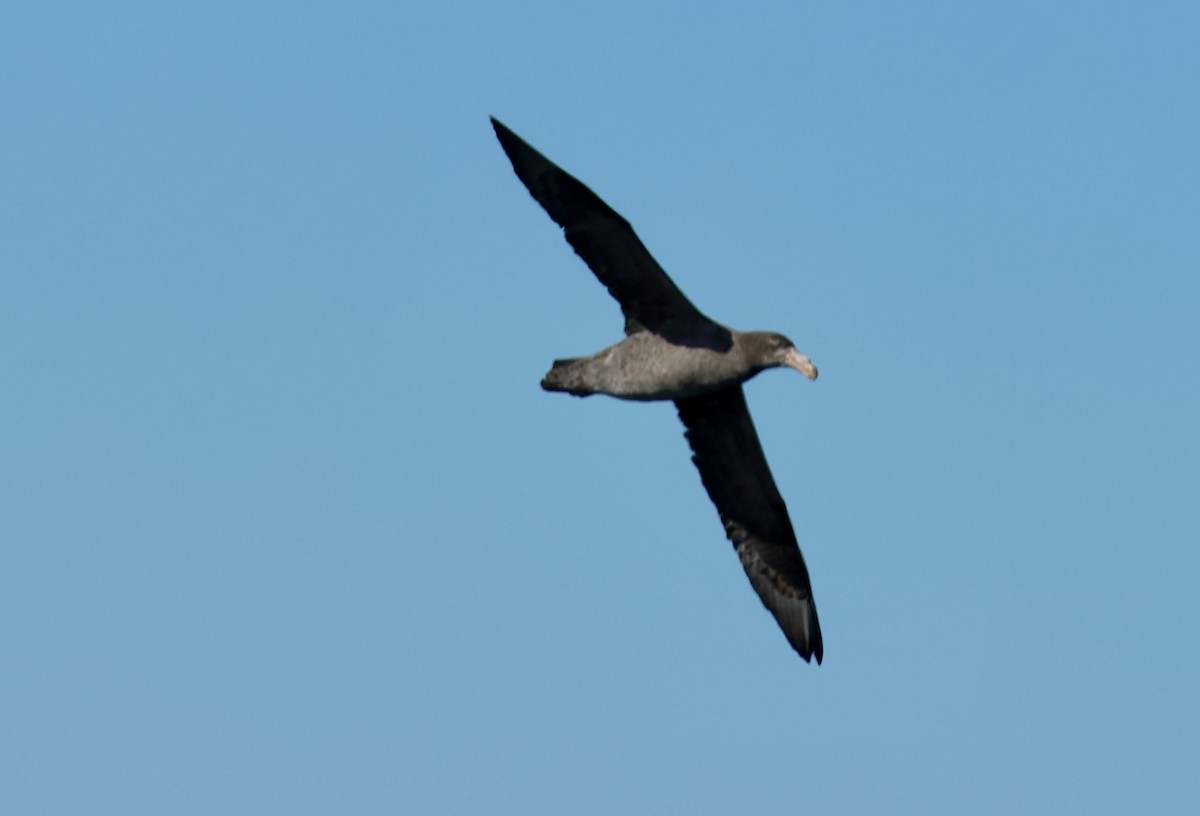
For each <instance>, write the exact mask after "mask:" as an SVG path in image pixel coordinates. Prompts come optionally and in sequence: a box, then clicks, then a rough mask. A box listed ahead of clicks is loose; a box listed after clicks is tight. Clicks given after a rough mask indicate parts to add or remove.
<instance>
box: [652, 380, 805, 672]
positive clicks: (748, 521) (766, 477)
mask: <svg viewBox="0 0 1200 816" xmlns="http://www.w3.org/2000/svg"><path fill="white" fill-rule="evenodd" d="M675 405H676V407H677V408H678V409H679V418H680V419H682V420H683V424H684V425H685V426H686V427H687V438H688V443H689V444H690V445H691V446H692V451H693V453H694V454H695V455H694V456H693V457H692V461H693V462H695V463H696V467H697V468H698V469H699V470H700V480H701V481H703V482H704V488H705V489H706V490H707V491H708V495H709V497H710V498H711V499H712V501H713V504H715V505H716V506H717V512H718V513H720V514H721V521H723V522H724V523H725V534H726V535H727V536H729V540H730V541H732V542H733V546H734V549H736V550H737V553H738V556H739V557H740V558H741V559H742V566H743V567H745V569H746V575H748V576H749V577H750V583H751V584H752V585H753V586H754V589H755V591H756V592H758V595H759V597H760V598H762V602H763V605H764V606H766V607H767V609H769V610H771V614H772V615H774V616H775V620H777V621H779V626H780V628H782V629H783V633H784V635H786V636H787V639H788V642H789V643H791V644H792V648H793V649H795V650H796V651H797V652H799V653H800V656H801V657H803V658H804V659H805V660H809V659H811V658H812V657H813V656H814V655H815V656H816V658H817V662H818V663H820V662H821V657H822V654H823V652H824V646H823V644H822V642H821V625H820V623H819V622H818V621H817V607H816V604H815V603H814V602H813V596H812V585H811V584H810V583H809V581H808V568H807V567H805V566H804V557H803V556H801V555H800V546H799V545H798V544H797V543H796V534H795V532H793V531H792V522H791V519H790V518H788V512H787V507H786V506H785V505H784V503H783V497H781V496H780V495H779V489H778V488H777V487H776V486H775V480H774V479H773V478H771V471H770V469H769V468H768V467H767V460H766V457H764V456H763V451H762V446H761V445H760V444H759V441H758V434H757V433H756V432H755V430H754V423H753V422H752V421H751V419H750V411H749V410H748V409H747V408H746V398H745V396H744V395H743V394H742V389H741V387H740V386H735V387H733V388H725V389H722V390H721V391H715V392H713V393H711V394H706V395H705V396H702V397H692V398H691V399H685V400H677V401H676V402H675Z"/></svg>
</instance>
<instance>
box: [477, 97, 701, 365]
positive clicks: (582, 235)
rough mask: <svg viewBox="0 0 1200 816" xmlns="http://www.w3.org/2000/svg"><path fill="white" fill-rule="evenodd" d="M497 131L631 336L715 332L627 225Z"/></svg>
mask: <svg viewBox="0 0 1200 816" xmlns="http://www.w3.org/2000/svg"><path fill="white" fill-rule="evenodd" d="M492 126H493V127H494V128H495V129H496V138H498V139H499V140H500V146H501V147H503V148H504V152H505V153H507V154H508V158H509V160H510V161H512V165H513V170H515V171H516V173H517V177H518V178H519V179H521V181H522V182H523V183H524V184H525V186H526V187H527V188H529V193H530V194H531V195H532V196H533V197H534V199H536V200H537V203H539V204H541V205H542V208H543V209H545V210H546V212H547V213H549V215H550V217H551V218H553V219H554V221H555V223H557V224H558V225H559V226H560V227H562V228H563V230H564V232H565V233H566V237H567V241H568V242H569V243H570V244H571V246H572V247H573V248H574V249H575V252H576V253H578V255H579V257H581V258H583V260H584V262H585V263H587V265H588V266H589V267H590V268H591V270H592V272H594V273H595V274H596V277H597V278H599V279H600V282H601V283H603V284H604V285H605V287H607V288H608V291H609V292H610V293H611V294H612V296H613V297H614V298H616V299H617V302H618V303H620V304H621V311H622V312H624V313H625V319H626V332H627V333H629V334H632V333H633V332H635V331H639V330H640V329H641V328H643V327H644V328H646V329H649V330H650V331H653V332H656V333H659V334H672V333H674V332H672V328H673V327H678V326H679V325H680V324H683V325H688V324H691V325H693V326H694V324H697V323H699V324H710V325H711V326H712V327H714V328H715V327H716V324H715V323H713V322H712V321H711V320H709V319H708V318H707V317H705V316H704V315H703V314H702V313H701V312H700V311H699V310H698V309H697V308H696V307H695V306H693V305H692V303H691V301H689V300H688V299H687V297H686V296H685V295H684V294H683V292H681V291H679V287H677V286H676V285H675V283H674V282H673V281H672V280H671V279H670V278H669V277H668V276H667V273H666V272H664V271H663V268H662V267H661V266H659V265H658V262H657V261H655V260H654V258H653V256H651V255H650V253H649V251H647V249H646V247H645V246H644V245H643V244H642V242H641V240H639V239H638V237H637V234H636V233H634V231H633V227H631V226H629V222H628V221H626V220H625V219H624V218H622V217H621V216H620V215H619V214H617V213H616V212H615V211H614V210H613V209H612V208H611V207H609V206H608V205H607V204H605V203H604V202H603V201H601V200H600V197H599V196H598V195H596V194H595V193H593V192H592V191H591V190H589V189H588V188H587V187H586V186H584V184H583V183H582V182H580V181H579V180H578V179H576V178H575V177H574V176H572V175H571V174H569V173H567V172H566V171H565V170H563V169H562V168H561V167H559V166H558V165H556V164H555V163H554V162H552V161H550V160H549V159H547V158H546V157H545V156H543V155H542V154H541V153H539V152H538V151H537V150H535V149H534V148H533V147H531V146H530V145H529V144H528V143H527V142H525V141H524V140H523V139H521V137H520V136H517V135H516V134H515V133H513V132H512V131H511V130H509V129H508V128H507V127H505V126H504V125H502V124H501V123H500V122H497V121H496V120H495V119H494V118H493V119H492ZM721 342H722V343H724V338H722V340H721Z"/></svg>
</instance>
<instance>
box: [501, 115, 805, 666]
mask: <svg viewBox="0 0 1200 816" xmlns="http://www.w3.org/2000/svg"><path fill="white" fill-rule="evenodd" d="M492 126H493V127H494V128H495V130H496V137H497V138H498V139H499V140H500V146H501V147H503V148H504V152H505V153H506V154H508V158H509V160H510V161H512V165H513V170H515V171H516V173H517V177H518V178H519V179H521V182H522V183H523V184H524V185H525V186H526V187H527V188H528V189H529V192H530V194H531V195H532V196H533V198H534V199H535V200H536V201H537V203H538V204H540V205H542V208H543V209H545V211H546V212H547V213H548V214H549V215H550V217H551V218H552V219H554V222H555V223H556V224H558V225H559V226H560V227H562V229H563V232H564V233H565V234H566V238H567V242H568V243H569V244H570V245H571V247H572V248H573V249H574V250H575V252H576V253H577V254H578V255H579V257H581V258H582V259H583V260H584V262H585V263H586V264H587V265H588V267H589V268H591V270H592V272H593V273H595V275H596V277H597V278H599V279H600V282H601V283H603V284H604V286H605V287H606V288H607V289H608V291H609V293H610V294H611V295H612V296H613V297H614V298H616V300H617V302H618V303H619V304H620V305H621V311H622V312H623V313H624V315H625V334H626V337H625V339H624V340H622V341H621V342H619V343H617V344H616V345H613V346H609V347H608V348H606V349H604V350H603V351H600V352H598V353H597V354H593V355H592V356H591V357H581V358H575V359H569V360H555V361H554V365H553V367H552V368H551V369H550V371H549V372H548V373H547V374H546V377H545V378H544V379H543V380H542V388H544V389H546V390H547V391H564V392H566V393H568V394H574V395H575V396H577V397H586V396H589V395H591V394H608V395H609V396H612V397H617V398H618V399H626V400H642V401H650V400H671V401H673V402H674V403H675V406H676V408H678V410H679V418H680V419H681V420H683V424H684V427H685V428H686V429H687V431H686V436H687V440H688V443H689V444H690V445H691V448H692V453H693V456H692V461H693V462H695V463H696V467H697V468H698V469H699V471H700V480H701V481H702V482H703V483H704V488H705V489H706V490H707V491H708V495H709V498H711V499H712V502H713V504H715V505H716V507H717V512H718V513H719V514H720V516H721V521H722V522H723V523H724V525H725V534H726V535H727V536H728V537H729V540H730V541H732V542H733V546H734V549H735V550H736V551H737V554H738V557H739V558H741V561H742V566H743V567H744V568H745V570H746V575H748V576H749V577H750V583H751V585H753V587H754V589H755V591H756V592H758V595H759V597H760V598H762V602H763V604H764V605H765V606H766V607H767V609H769V610H770V612H771V614H772V615H774V616H775V620H776V621H778V622H779V626H780V628H781V629H783V633H784V635H785V636H786V637H787V639H788V642H789V643H790V644H791V645H792V648H793V649H795V650H796V651H797V652H798V653H799V654H800V656H801V657H803V658H804V659H805V660H811V659H812V658H813V657H816V659H817V662H818V663H820V662H821V657H822V654H823V651H824V649H823V645H822V642H821V626H820V623H819V622H818V621H817V607H816V605H815V604H814V603H813V595H812V586H811V585H810V584H809V580H808V569H807V568H806V567H805V566H804V558H803V556H801V555H800V547H799V545H798V544H797V543H796V534H795V533H794V532H793V530H792V522H791V519H790V518H789V517H788V512H787V507H786V506H785V505H784V503H783V498H782V497H781V496H780V495H779V489H778V488H777V487H776V486H775V480H774V479H773V478H772V477H771V471H770V469H769V468H768V467H767V460H766V457H764V456H763V451H762V446H761V445H760V444H759V441H758V434H757V433H756V432H755V430H754V423H753V422H752V421H751V420H750V412H749V410H748V409H747V408H746V398H745V396H744V395H743V393H742V383H744V382H746V381H747V380H749V379H750V378H751V377H753V376H755V375H756V374H758V373H759V372H760V371H763V370H765V369H768V368H775V367H778V366H787V367H789V368H794V369H796V370H797V371H799V372H800V373H801V374H803V375H804V376H806V377H808V378H809V379H810V380H815V379H816V378H817V369H816V366H814V365H813V364H812V361H811V360H809V359H808V358H807V357H806V356H804V355H803V354H801V353H800V352H799V351H797V350H796V347H795V346H794V345H793V344H792V341H790V340H788V339H787V338H786V337H784V336H783V335H782V334H776V333H774V332H739V331H736V330H734V329H730V328H728V327H726V326H723V325H721V324H720V323H717V322H715V321H713V320H711V319H709V318H708V317H706V316H705V315H704V314H703V313H701V312H700V310H699V309H697V308H696V307H695V306H693V305H692V303H691V301H689V300H688V299H687V297H686V296H685V295H684V294H683V292H681V291H680V290H679V288H678V287H677V286H676V285H675V284H674V283H673V282H672V281H671V279H670V278H669V277H667V273H666V272H664V271H663V269H662V267H660V266H659V265H658V263H657V262H656V261H655V260H654V258H653V257H651V255H650V253H649V252H648V251H647V250H646V247H645V246H643V245H642V242H641V241H640V240H639V239H638V237H637V235H636V234H635V233H634V231H633V228H632V227H631V226H629V222H627V221H626V220H625V219H624V218H622V217H621V216H620V215H618V214H617V213H616V212H615V211H613V210H612V208H610V207H609V206H608V205H607V204H605V203H604V202H603V201H601V200H600V197H599V196H597V195H596V194H595V193H593V192H592V191H591V190H589V189H588V188H587V187H585V186H584V185H583V184H582V183H581V182H580V181H579V180H578V179H576V178H575V177H574V176H571V175H570V174H568V173H567V172H565V171H564V170H563V169H562V168H560V167H558V166H557V165H555V164H554V163H553V162H552V161H550V160H549V159H547V158H546V157H545V156H543V155H542V154H541V153H539V152H538V151H537V150H535V149H533V148H532V147H531V146H530V145H529V144H527V143H526V142H525V141H524V140H522V139H521V138H520V137H519V136H517V135H516V134H515V133H513V132H512V131H511V130H509V129H508V128H507V127H505V126H504V125H502V124H501V123H500V122H498V121H496V120H495V119H494V118H493V119H492Z"/></svg>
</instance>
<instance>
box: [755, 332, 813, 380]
mask: <svg viewBox="0 0 1200 816" xmlns="http://www.w3.org/2000/svg"><path fill="white" fill-rule="evenodd" d="M756 334H757V335H758V339H759V342H758V344H757V345H759V347H760V349H761V351H762V352H763V354H762V357H763V361H764V362H765V365H764V366H763V367H764V368H771V367H774V366H787V367H788V368H794V369H796V370H797V371H799V372H800V373H801V374H803V375H804V376H805V377H808V378H809V379H810V380H815V379H816V378H817V367H816V366H815V365H813V361H812V360H810V359H808V357H807V356H805V355H803V354H801V353H800V352H799V351H797V350H796V344H795V343H793V342H792V341H791V340H789V339H787V338H786V337H784V336H783V335H782V334H777V333H775V332H756Z"/></svg>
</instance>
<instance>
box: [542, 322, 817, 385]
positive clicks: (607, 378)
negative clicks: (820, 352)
mask: <svg viewBox="0 0 1200 816" xmlns="http://www.w3.org/2000/svg"><path fill="white" fill-rule="evenodd" d="M728 331H729V334H730V335H731V337H732V341H733V343H732V345H731V347H730V348H729V349H728V350H727V351H717V350H715V349H712V348H709V347H707V346H703V345H694V346H683V345H678V344H675V343H672V342H670V341H669V340H666V339H665V338H663V337H661V336H660V335H657V334H654V333H653V332H649V331H639V332H636V333H634V334H631V335H629V336H628V337H626V338H625V339H624V340H622V341H621V342H620V343H617V344H615V345H612V346H609V347H608V348H606V349H604V350H603V351H600V352H598V353H596V354H593V355H592V356H591V357H582V358H579V359H574V360H557V361H555V364H554V367H553V368H552V369H550V371H549V372H548V373H547V374H546V376H545V378H544V379H543V380H542V387H543V388H545V389H546V390H547V391H565V392H567V393H569V394H574V395H575V396H577V397H586V396H589V395H591V394H607V395H609V396H611V397H617V398H618V399H626V400H637V401H642V402H646V401H656V400H679V399H687V398H689V397H698V396H701V395H703V394H709V393H712V392H713V391H719V390H720V389H722V388H729V387H731V386H738V385H741V384H742V383H743V382H745V381H746V380H748V379H750V378H751V377H753V376H754V375H755V374H757V373H758V372H760V371H762V370H763V368H764V366H762V365H761V363H760V362H759V360H760V359H761V358H760V357H759V356H757V354H756V353H757V352H758V351H759V349H760V347H763V346H768V345H770V343H771V342H772V341H771V338H779V337H780V335H777V334H772V333H769V332H751V333H746V332H739V331H734V330H732V329H731V330H728ZM775 342H776V343H778V341H775ZM784 342H786V341H784ZM815 370H816V369H813V371H814V372H815Z"/></svg>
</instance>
